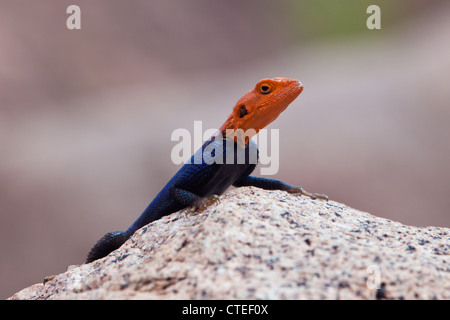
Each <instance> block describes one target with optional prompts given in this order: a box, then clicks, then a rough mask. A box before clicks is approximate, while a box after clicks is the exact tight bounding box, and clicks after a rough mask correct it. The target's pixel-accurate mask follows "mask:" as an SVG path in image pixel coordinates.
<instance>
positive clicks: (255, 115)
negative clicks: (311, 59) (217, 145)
mask: <svg viewBox="0 0 450 320" xmlns="http://www.w3.org/2000/svg"><path fill="white" fill-rule="evenodd" d="M302 90H303V85H302V84H301V82H300V81H297V80H293V79H288V78H281V77H278V78H273V79H263V80H260V81H259V82H258V83H257V84H256V86H255V88H254V89H252V90H250V91H248V92H247V93H246V94H244V95H243V96H242V97H241V98H240V99H239V101H238V102H237V103H236V105H235V106H234V108H233V112H232V113H231V115H230V116H229V117H228V119H227V121H226V122H225V123H224V124H223V125H222V127H221V128H220V131H221V132H222V135H224V136H227V137H228V138H231V137H233V136H234V138H235V140H237V141H238V142H239V143H240V144H241V145H242V146H244V145H246V144H247V142H248V141H249V139H251V138H252V136H253V135H255V134H256V133H258V132H259V130H260V129H262V128H264V127H265V126H267V125H268V124H269V123H271V122H272V121H274V120H275V119H276V118H277V117H278V116H279V115H280V113H281V112H283V111H284V110H285V109H286V108H287V106H288V105H289V104H290V103H291V102H292V101H294V100H295V98H297V96H298V95H299V94H300V93H301V92H302ZM237 129H242V130H239V131H238V132H236V130H237ZM249 129H253V130H249ZM227 130H234V131H235V132H236V133H231V134H230V133H228V134H227V133H226V131H227ZM242 131H244V133H245V136H243V135H242ZM228 132H231V131H228Z"/></svg>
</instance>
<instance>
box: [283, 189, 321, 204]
mask: <svg viewBox="0 0 450 320" xmlns="http://www.w3.org/2000/svg"><path fill="white" fill-rule="evenodd" d="M288 192H289V193H293V194H302V195H304V196H307V197H310V198H311V199H312V200H315V199H322V200H325V201H328V196H327V195H326V194H322V193H310V192H308V191H306V190H304V189H303V188H302V187H294V188H292V189H290V190H288Z"/></svg>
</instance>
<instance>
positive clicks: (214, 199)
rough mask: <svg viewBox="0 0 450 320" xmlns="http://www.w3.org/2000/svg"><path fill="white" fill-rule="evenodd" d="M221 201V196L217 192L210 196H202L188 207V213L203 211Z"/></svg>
mask: <svg viewBox="0 0 450 320" xmlns="http://www.w3.org/2000/svg"><path fill="white" fill-rule="evenodd" d="M216 203H220V199H219V196H218V195H216V194H212V195H210V196H209V197H206V198H201V199H200V200H199V201H198V202H197V203H196V204H195V205H193V206H192V207H190V208H187V210H186V215H189V214H192V213H194V212H202V211H203V210H205V209H206V208H208V207H209V206H211V205H213V204H216Z"/></svg>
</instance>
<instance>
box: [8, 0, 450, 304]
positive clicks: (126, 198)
mask: <svg viewBox="0 0 450 320" xmlns="http://www.w3.org/2000/svg"><path fill="white" fill-rule="evenodd" d="M70 4H77V5H78V6H80V8H81V27H82V29H81V30H68V29H67V28H66V19H67V17H68V14H66V8H67V6H69V5H70ZM370 4H378V5H379V6H380V7H381V19H382V22H381V23H382V29H381V30H368V29H367V28H366V19H367V17H368V16H369V15H368V14H366V8H367V7H368V6H369V5H370ZM449 31H450V2H448V1H419V0H417V1H413V0H403V1H395V2H394V1H375V0H374V1H363V0H351V1H350V0H349V1H334V0H327V1H325V0H315V1H293V0H292V1H270V0H258V1H206V0H204V1H181V0H179V1H137V0H128V1H117V0H108V1H106V0H97V1H87V0H77V1H50V0H39V1H25V0H14V1H12V0H9V1H6V0H5V1H3V0H1V1H0V35H1V36H0V148H1V149H0V150H1V156H0V212H1V215H0V219H1V220H0V238H1V240H0V257H1V258H0V259H1V260H0V277H1V278H0V297H1V298H6V297H8V296H10V295H12V294H13V293H14V292H16V291H18V290H20V289H22V288H23V287H25V286H28V285H31V284H33V283H36V282H40V281H42V279H43V278H44V276H46V275H50V274H55V273H60V272H62V271H64V270H65V268H66V266H67V265H70V264H80V263H82V262H84V259H85V256H86V254H87V253H88V251H89V249H90V248H91V246H92V245H93V244H94V243H95V242H96V241H97V240H98V238H99V237H100V236H102V235H103V234H104V233H105V232H109V231H114V230H123V229H125V228H127V227H128V226H129V225H130V224H131V223H132V222H133V221H134V220H135V218H137V217H138V215H140V213H141V212H142V210H143V209H144V208H145V207H146V206H147V205H148V203H149V202H150V201H151V200H152V199H153V197H154V196H155V195H156V193H157V192H158V191H159V190H160V188H162V186H163V185H164V184H165V183H166V182H167V181H168V180H169V179H170V177H171V176H172V174H174V173H175V172H176V171H177V169H178V167H177V166H175V165H173V164H172V162H171V160H170V151H171V149H172V147H173V146H174V145H175V144H176V143H175V142H171V141H170V135H171V133H172V131H173V130H174V129H177V128H187V129H190V130H192V129H193V122H194V120H203V128H204V129H207V128H217V127H219V126H220V125H221V124H222V123H223V122H224V121H225V119H226V118H227V116H228V115H229V113H230V112H231V108H232V107H233V106H234V104H235V103H236V101H237V100H238V98H239V97H240V96H241V95H242V94H243V93H244V92H246V91H247V90H249V89H251V88H253V86H254V85H255V83H256V82H257V81H258V80H259V79H261V78H265V77H275V76H284V77H290V78H295V79H298V80H300V81H302V82H303V84H304V87H305V89H304V91H303V93H302V94H301V95H300V96H299V98H298V99H297V100H296V101H295V102H294V103H293V104H291V106H290V107H289V108H288V109H287V110H286V111H285V112H284V113H283V114H282V115H281V116H280V117H279V118H278V119H277V120H276V121H275V122H274V123H272V124H271V125H270V126H269V128H279V129H280V140H281V141H280V143H281V144H280V171H279V172H278V174H277V175H276V177H277V178H279V179H282V180H285V181H287V182H289V183H292V184H298V185H301V186H303V187H305V188H306V189H307V190H310V191H313V192H322V193H326V194H328V195H329V196H330V198H331V199H332V200H336V201H339V202H343V203H345V204H347V205H350V206H352V207H355V208H357V209H360V210H363V211H368V212H371V213H372V214H375V215H377V216H381V217H386V218H389V219H392V220H396V221H400V222H402V223H405V224H410V225H416V226H445V227H450V212H449V208H450V197H449V196H448V194H447V193H448V191H449V189H450V188H449V187H450V179H449V178H450V143H449V137H450V126H449V120H450V90H449V85H450V33H449ZM256 174H258V173H256Z"/></svg>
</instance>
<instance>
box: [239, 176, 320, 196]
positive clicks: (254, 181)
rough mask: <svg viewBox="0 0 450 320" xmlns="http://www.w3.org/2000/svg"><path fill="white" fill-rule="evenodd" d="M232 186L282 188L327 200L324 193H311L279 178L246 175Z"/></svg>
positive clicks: (267, 188)
mask: <svg viewBox="0 0 450 320" xmlns="http://www.w3.org/2000/svg"><path fill="white" fill-rule="evenodd" d="M233 186H235V187H248V186H253V187H258V188H261V189H266V190H283V191H287V192H289V193H293V194H302V195H305V196H307V197H310V198H311V199H322V200H325V201H328V196H326V195H325V194H321V193H311V192H308V191H306V190H304V189H303V188H302V187H298V186H294V185H291V184H288V183H286V182H283V181H281V180H275V179H268V178H262V177H253V176H247V177H245V178H241V179H239V180H237V181H236V182H235V183H233Z"/></svg>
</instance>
